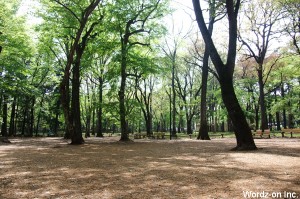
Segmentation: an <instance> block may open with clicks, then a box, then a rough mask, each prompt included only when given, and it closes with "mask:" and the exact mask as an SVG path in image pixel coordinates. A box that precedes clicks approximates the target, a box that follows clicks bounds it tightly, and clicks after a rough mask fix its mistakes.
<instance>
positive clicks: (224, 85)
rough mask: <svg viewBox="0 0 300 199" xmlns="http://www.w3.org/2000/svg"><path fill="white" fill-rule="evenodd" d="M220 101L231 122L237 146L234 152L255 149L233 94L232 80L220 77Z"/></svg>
mask: <svg viewBox="0 0 300 199" xmlns="http://www.w3.org/2000/svg"><path fill="white" fill-rule="evenodd" d="M220 86H221V93H222V99H223V102H224V104H225V107H226V109H227V111H228V115H229V117H230V119H231V121H232V124H233V129H234V133H235V136H236V140H237V146H236V147H235V148H234V150H254V149H257V148H256V146H255V143H254V140H253V137H252V133H251V129H250V127H249V125H248V123H247V120H246V117H245V115H244V112H243V110H242V108H241V107H240V104H239V102H238V99H237V97H236V94H235V92H234V87H233V82H232V78H226V77H220Z"/></svg>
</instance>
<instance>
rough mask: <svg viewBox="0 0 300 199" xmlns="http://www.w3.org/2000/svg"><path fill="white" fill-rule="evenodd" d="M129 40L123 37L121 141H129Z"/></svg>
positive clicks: (120, 94) (120, 92)
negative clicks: (127, 87) (127, 71)
mask: <svg viewBox="0 0 300 199" xmlns="http://www.w3.org/2000/svg"><path fill="white" fill-rule="evenodd" d="M126 47H127V42H126V41H124V39H122V49H121V50H122V60H121V85H120V90H119V108H120V123H121V139H120V141H129V140H130V139H129V135H128V129H127V124H126V108H125V89H126V65H127V63H126V62H127V49H126Z"/></svg>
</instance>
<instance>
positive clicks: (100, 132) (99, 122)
mask: <svg viewBox="0 0 300 199" xmlns="http://www.w3.org/2000/svg"><path fill="white" fill-rule="evenodd" d="M102 104H103V78H102V77H100V78H99V108H98V114H97V115H98V119H97V135H96V136H97V137H103V126H102V120H103V117H102Z"/></svg>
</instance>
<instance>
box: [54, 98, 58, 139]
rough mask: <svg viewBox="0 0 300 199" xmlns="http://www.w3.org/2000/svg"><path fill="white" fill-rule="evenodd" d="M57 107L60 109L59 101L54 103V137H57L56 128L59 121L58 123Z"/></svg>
mask: <svg viewBox="0 0 300 199" xmlns="http://www.w3.org/2000/svg"><path fill="white" fill-rule="evenodd" d="M59 107H60V101H59V100H58V101H57V103H56V109H55V119H54V128H53V133H54V135H56V136H57V135H58V132H57V131H58V126H59V121H58V117H59Z"/></svg>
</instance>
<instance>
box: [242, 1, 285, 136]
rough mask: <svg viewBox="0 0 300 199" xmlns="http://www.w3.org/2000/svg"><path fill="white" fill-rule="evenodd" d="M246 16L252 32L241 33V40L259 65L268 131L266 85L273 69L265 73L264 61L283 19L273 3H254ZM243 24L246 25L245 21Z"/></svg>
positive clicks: (264, 126) (263, 123)
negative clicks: (278, 25) (277, 24)
mask: <svg viewBox="0 0 300 199" xmlns="http://www.w3.org/2000/svg"><path fill="white" fill-rule="evenodd" d="M244 15H245V17H246V19H247V20H248V22H249V26H250V27H246V28H247V29H249V30H250V32H248V31H247V32H246V33H247V37H246V38H244V36H242V31H243V30H241V31H240V33H239V40H240V41H241V42H242V44H243V46H245V47H246V49H247V51H248V53H247V55H248V58H253V59H254V60H255V62H256V63H257V66H256V70H257V76H258V85H259V103H260V113H261V125H260V128H261V129H262V130H264V129H268V120H267V108H266V104H265V93H264V85H265V83H266V80H267V79H268V75H269V74H270V72H271V70H272V67H270V68H268V70H269V71H265V70H266V67H265V66H264V65H265V64H264V61H265V59H266V56H268V54H267V53H268V50H269V47H270V42H271V41H274V39H275V38H276V37H277V35H276V34H277V31H276V30H274V28H275V25H276V23H278V22H279V20H280V19H281V13H280V12H277V9H276V7H275V4H274V2H273V1H270V0H268V1H261V0H257V1H252V2H251V3H250V4H249V5H247V6H246V8H245V12H244ZM243 23H246V22H245V21H244V22H243ZM254 67H255V66H254Z"/></svg>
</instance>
